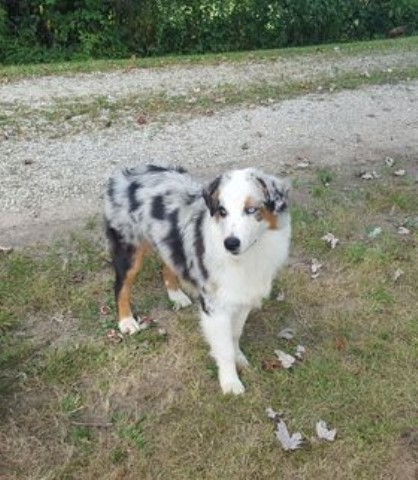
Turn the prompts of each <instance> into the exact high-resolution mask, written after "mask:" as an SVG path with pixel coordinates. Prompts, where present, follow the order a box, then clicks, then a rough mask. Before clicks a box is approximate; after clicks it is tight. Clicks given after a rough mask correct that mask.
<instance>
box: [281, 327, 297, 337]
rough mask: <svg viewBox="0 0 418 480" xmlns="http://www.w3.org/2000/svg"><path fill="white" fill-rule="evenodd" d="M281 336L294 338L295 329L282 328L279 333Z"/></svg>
mask: <svg viewBox="0 0 418 480" xmlns="http://www.w3.org/2000/svg"><path fill="white" fill-rule="evenodd" d="M278 336H279V338H283V339H284V340H292V338H293V337H294V336H295V331H294V330H293V328H289V327H286V328H283V330H280V332H279V333H278Z"/></svg>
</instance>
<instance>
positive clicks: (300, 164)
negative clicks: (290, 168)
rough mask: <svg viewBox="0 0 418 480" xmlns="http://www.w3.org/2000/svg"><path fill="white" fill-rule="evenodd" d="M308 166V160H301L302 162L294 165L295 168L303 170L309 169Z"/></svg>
mask: <svg viewBox="0 0 418 480" xmlns="http://www.w3.org/2000/svg"><path fill="white" fill-rule="evenodd" d="M310 166H311V162H310V161H309V160H303V161H302V162H299V163H298V164H297V165H296V168H300V169H305V168H309V167H310Z"/></svg>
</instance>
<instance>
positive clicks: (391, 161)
mask: <svg viewBox="0 0 418 480" xmlns="http://www.w3.org/2000/svg"><path fill="white" fill-rule="evenodd" d="M385 163H386V165H387V166H388V167H393V166H394V165H395V160H394V159H393V158H392V157H386V158H385Z"/></svg>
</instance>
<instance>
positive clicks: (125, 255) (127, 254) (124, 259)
mask: <svg viewBox="0 0 418 480" xmlns="http://www.w3.org/2000/svg"><path fill="white" fill-rule="evenodd" d="M106 236H107V238H108V240H109V245H110V252H111V254H112V265H113V268H114V269H115V274H116V279H115V286H114V288H115V299H116V305H117V304H118V297H119V293H120V291H121V289H122V286H123V281H124V279H125V277H126V272H128V270H129V269H130V268H131V266H132V258H133V255H134V253H135V247H134V246H133V245H127V244H126V243H125V242H124V241H123V238H122V236H121V235H120V233H119V232H118V231H117V230H115V229H114V228H113V227H111V226H110V224H109V222H108V221H106Z"/></svg>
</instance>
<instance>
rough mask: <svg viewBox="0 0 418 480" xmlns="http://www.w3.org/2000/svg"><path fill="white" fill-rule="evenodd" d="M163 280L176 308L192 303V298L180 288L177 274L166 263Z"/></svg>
mask: <svg viewBox="0 0 418 480" xmlns="http://www.w3.org/2000/svg"><path fill="white" fill-rule="evenodd" d="M163 280H164V285H165V287H166V289H167V294H168V298H169V299H170V300H171V301H172V302H173V304H174V308H175V310H178V309H180V308H185V307H188V306H189V305H191V304H192V302H191V300H190V298H189V297H188V296H187V295H186V294H185V293H184V292H183V290H181V289H180V285H179V282H178V279H177V276H176V274H175V273H174V272H173V271H172V270H171V268H170V267H169V266H167V265H166V264H164V266H163Z"/></svg>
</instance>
